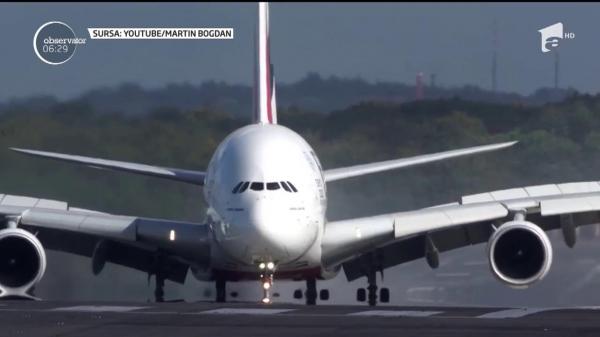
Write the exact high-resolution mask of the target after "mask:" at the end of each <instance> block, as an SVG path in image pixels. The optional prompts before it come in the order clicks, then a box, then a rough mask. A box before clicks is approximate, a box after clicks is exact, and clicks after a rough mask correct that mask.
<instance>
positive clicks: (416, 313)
mask: <svg viewBox="0 0 600 337" xmlns="http://www.w3.org/2000/svg"><path fill="white" fill-rule="evenodd" d="M442 312H443V311H425V310H368V311H359V312H353V313H350V314H348V316H386V317H428V316H432V315H437V314H441V313H442Z"/></svg>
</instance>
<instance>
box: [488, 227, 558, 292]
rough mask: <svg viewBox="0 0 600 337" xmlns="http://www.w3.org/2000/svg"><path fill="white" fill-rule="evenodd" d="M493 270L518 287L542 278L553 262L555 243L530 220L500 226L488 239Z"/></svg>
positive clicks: (507, 282)
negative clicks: (553, 245) (553, 244)
mask: <svg viewBox="0 0 600 337" xmlns="http://www.w3.org/2000/svg"><path fill="white" fill-rule="evenodd" d="M488 258H489V262H490V267H491V269H492V273H493V274H494V276H496V277H497V278H498V279H499V280H500V281H502V282H504V283H506V284H508V285H510V286H512V287H515V288H526V287H527V286H529V285H531V284H533V283H534V282H537V281H539V280H541V279H543V278H544V277H545V276H546V274H548V271H550V266H551V265H552V245H551V244H550V240H549V239H548V236H547V235H546V233H545V232H544V231H543V230H542V229H541V228H540V227H538V226H537V225H535V224H533V223H531V222H528V221H509V222H507V223H505V224H503V225H502V226H500V228H498V229H497V230H496V231H495V232H494V234H493V235H492V237H491V238H490V240H489V242H488Z"/></svg>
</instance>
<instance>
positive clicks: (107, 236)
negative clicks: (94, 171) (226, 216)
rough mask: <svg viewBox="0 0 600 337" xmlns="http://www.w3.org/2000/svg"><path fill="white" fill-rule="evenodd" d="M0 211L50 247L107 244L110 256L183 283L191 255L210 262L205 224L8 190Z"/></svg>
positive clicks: (74, 249) (77, 249)
mask: <svg viewBox="0 0 600 337" xmlns="http://www.w3.org/2000/svg"><path fill="white" fill-rule="evenodd" d="M0 215H2V216H3V217H4V219H5V220H13V221H16V223H17V225H18V227H21V228H24V229H27V230H28V231H30V232H32V233H34V234H36V236H37V238H38V239H39V240H40V242H41V243H42V245H43V246H44V247H45V248H47V249H51V250H57V251H64V252H68V253H73V254H78V255H82V256H88V257H93V255H94V252H95V251H96V250H97V249H98V247H99V245H101V244H102V245H104V248H105V249H104V251H105V252H106V254H105V256H104V259H105V261H106V262H112V263H116V264H120V265H124V266H127V267H130V268H135V269H138V270H142V271H145V272H148V273H151V274H152V273H155V272H156V270H157V268H163V269H161V271H162V272H164V273H165V277H166V278H167V279H170V280H172V281H175V282H179V283H183V282H184V280H185V277H186V274H187V270H188V267H189V264H188V263H187V261H190V260H194V261H201V263H202V261H206V263H207V265H208V259H209V258H210V254H209V249H210V243H209V241H208V240H209V236H208V226H207V225H204V224H198V223H187V222H178V221H170V220H161V219H150V218H142V217H133V216H123V215H112V214H107V213H102V212H96V211H91V210H86V209H81V208H74V207H69V206H68V204H67V203H65V202H61V201H56V200H47V199H37V198H30V197H23V196H15V195H4V194H0ZM15 219H16V220H15ZM159 255H160V256H159ZM157 259H161V260H160V261H158V260H157ZM159 264H161V265H159ZM164 267H166V269H165V268H164ZM95 272H96V271H95Z"/></svg>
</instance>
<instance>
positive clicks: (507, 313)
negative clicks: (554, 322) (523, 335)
mask: <svg viewBox="0 0 600 337" xmlns="http://www.w3.org/2000/svg"><path fill="white" fill-rule="evenodd" d="M549 310H556V308H516V309H507V310H500V311H493V312H488V313H487V314H483V315H480V316H477V318H519V317H523V316H527V315H532V314H535V313H538V312H543V311H549Z"/></svg>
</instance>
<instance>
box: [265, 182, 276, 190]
mask: <svg viewBox="0 0 600 337" xmlns="http://www.w3.org/2000/svg"><path fill="white" fill-rule="evenodd" d="M278 189H279V183H278V182H270V183H267V190H269V191H275V190H278Z"/></svg>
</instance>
